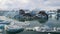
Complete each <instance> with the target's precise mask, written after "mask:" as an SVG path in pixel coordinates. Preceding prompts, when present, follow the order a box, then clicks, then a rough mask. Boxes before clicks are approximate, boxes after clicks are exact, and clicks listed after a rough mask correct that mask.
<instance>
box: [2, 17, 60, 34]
mask: <svg viewBox="0 0 60 34" xmlns="http://www.w3.org/2000/svg"><path fill="white" fill-rule="evenodd" d="M26 22H28V23H30V25H29V26H28V27H36V26H48V27H60V18H55V17H52V18H49V19H48V20H47V19H39V20H32V21H26ZM3 34H47V33H39V32H34V31H23V32H20V33H8V32H6V31H5V32H3ZM51 34H60V33H51Z"/></svg>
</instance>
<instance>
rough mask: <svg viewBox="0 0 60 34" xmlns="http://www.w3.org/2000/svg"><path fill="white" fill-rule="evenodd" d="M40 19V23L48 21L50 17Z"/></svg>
mask: <svg viewBox="0 0 60 34" xmlns="http://www.w3.org/2000/svg"><path fill="white" fill-rule="evenodd" d="M38 21H39V23H46V22H47V21H48V19H39V20H38Z"/></svg>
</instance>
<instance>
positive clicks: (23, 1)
mask: <svg viewBox="0 0 60 34" xmlns="http://www.w3.org/2000/svg"><path fill="white" fill-rule="evenodd" d="M35 8H39V9H46V10H50V9H58V8H60V0H0V9H2V10H7V9H35Z"/></svg>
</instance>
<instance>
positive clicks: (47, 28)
mask: <svg viewBox="0 0 60 34" xmlns="http://www.w3.org/2000/svg"><path fill="white" fill-rule="evenodd" d="M34 30H35V31H37V32H49V31H51V29H50V28H49V27H34Z"/></svg>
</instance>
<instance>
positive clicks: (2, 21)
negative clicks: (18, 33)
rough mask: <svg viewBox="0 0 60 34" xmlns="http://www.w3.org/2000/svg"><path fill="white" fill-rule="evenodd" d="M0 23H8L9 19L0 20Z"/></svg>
mask: <svg viewBox="0 0 60 34" xmlns="http://www.w3.org/2000/svg"><path fill="white" fill-rule="evenodd" d="M0 24H10V21H6V20H0Z"/></svg>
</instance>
